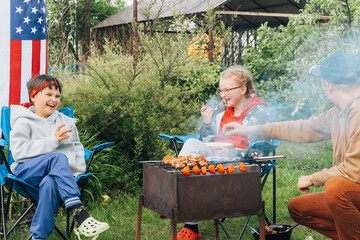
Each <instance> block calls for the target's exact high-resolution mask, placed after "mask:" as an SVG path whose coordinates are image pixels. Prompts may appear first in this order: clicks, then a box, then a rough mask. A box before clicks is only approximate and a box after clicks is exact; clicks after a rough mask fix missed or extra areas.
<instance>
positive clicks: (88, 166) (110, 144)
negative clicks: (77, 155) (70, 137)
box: [85, 142, 115, 172]
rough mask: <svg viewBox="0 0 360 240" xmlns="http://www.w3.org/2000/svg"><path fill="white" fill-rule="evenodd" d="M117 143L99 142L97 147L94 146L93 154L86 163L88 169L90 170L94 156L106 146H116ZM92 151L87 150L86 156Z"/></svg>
mask: <svg viewBox="0 0 360 240" xmlns="http://www.w3.org/2000/svg"><path fill="white" fill-rule="evenodd" d="M114 145H115V142H107V143H102V144H99V145H97V146H95V147H93V149H92V150H91V154H90V156H89V157H88V160H87V165H86V171H85V172H87V171H89V168H90V165H91V162H92V160H93V158H94V156H95V155H96V154H97V153H99V152H100V151H101V150H103V149H104V148H107V147H111V146H114ZM89 152H90V151H89V150H87V151H86V150H85V157H86V155H87V153H89Z"/></svg>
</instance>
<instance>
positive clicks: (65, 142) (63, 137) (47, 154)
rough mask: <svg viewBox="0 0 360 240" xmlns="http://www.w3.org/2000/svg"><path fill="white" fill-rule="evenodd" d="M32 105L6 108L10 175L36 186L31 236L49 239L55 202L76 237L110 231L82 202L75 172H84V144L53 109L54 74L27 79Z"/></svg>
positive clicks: (57, 88)
mask: <svg viewBox="0 0 360 240" xmlns="http://www.w3.org/2000/svg"><path fill="white" fill-rule="evenodd" d="M27 88H28V91H29V96H30V103H31V105H32V106H31V107H30V108H29V109H27V108H25V107H23V106H15V105H13V106H11V108H10V124H11V128H12V130H11V132H10V150H11V152H12V156H13V158H14V160H15V162H14V163H13V164H12V165H11V169H12V171H13V173H14V174H15V175H16V176H18V177H19V178H21V179H23V180H24V181H26V182H28V183H29V184H32V185H33V186H38V187H39V203H38V206H37V209H36V212H35V215H34V217H33V221H32V223H31V227H30V232H31V233H32V234H33V239H47V238H48V237H49V235H50V233H51V232H52V231H53V229H54V224H55V223H54V222H55V221H54V217H55V213H56V210H57V208H58V205H59V200H60V198H61V200H63V201H64V203H65V208H66V209H67V210H68V211H70V212H71V214H72V216H73V217H74V219H75V232H76V234H77V235H78V236H79V234H82V235H84V236H86V237H91V236H97V235H99V234H100V233H102V232H104V231H106V230H107V229H109V225H108V224H107V223H105V222H99V221H97V220H95V219H94V218H92V217H90V215H89V214H88V212H87V211H86V210H85V208H84V206H83V204H82V202H81V201H80V192H79V189H78V186H77V184H76V182H75V180H74V176H77V175H78V174H81V173H83V172H84V171H85V159H84V148H83V146H82V145H81V143H80V140H79V137H78V132H77V128H76V126H75V122H76V120H75V119H72V118H69V117H67V116H65V115H64V114H62V113H59V112H58V111H57V110H56V109H57V108H58V106H59V105H60V94H61V92H62V84H61V83H60V82H59V80H57V79H56V78H54V77H51V76H48V75H39V76H36V77H34V78H32V79H31V80H30V81H29V82H28V83H27Z"/></svg>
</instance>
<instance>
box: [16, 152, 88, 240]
mask: <svg viewBox="0 0 360 240" xmlns="http://www.w3.org/2000/svg"><path fill="white" fill-rule="evenodd" d="M14 174H15V175H16V176H18V177H19V178H21V179H22V180H24V181H25V182H27V183H29V184H30V185H33V186H36V187H39V202H38V206H37V208H36V211H35V215H34V217H33V220H32V223H31V227H30V232H31V233H32V234H33V237H34V238H35V239H46V238H48V237H49V235H50V233H51V232H52V231H53V229H54V226H55V213H56V210H57V208H58V205H59V201H60V199H61V200H63V201H64V202H65V208H69V207H71V206H73V205H76V204H82V203H81V201H80V191H79V188H78V186H77V184H76V182H75V180H74V177H73V174H72V172H71V169H70V166H69V163H68V159H67V157H66V156H65V154H63V153H58V152H54V153H48V154H45V155H42V156H39V157H36V158H33V159H30V160H28V161H26V162H24V163H20V164H19V165H18V166H17V167H16V168H15V170H14Z"/></svg>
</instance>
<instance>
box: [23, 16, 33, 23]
mask: <svg viewBox="0 0 360 240" xmlns="http://www.w3.org/2000/svg"><path fill="white" fill-rule="evenodd" d="M29 22H31V20H30V18H29V16H27V17H26V18H24V23H27V24H29Z"/></svg>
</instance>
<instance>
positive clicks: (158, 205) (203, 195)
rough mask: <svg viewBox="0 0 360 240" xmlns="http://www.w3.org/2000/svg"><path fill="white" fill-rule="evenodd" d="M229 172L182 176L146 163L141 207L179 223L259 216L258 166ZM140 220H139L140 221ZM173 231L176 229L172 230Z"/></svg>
mask: <svg viewBox="0 0 360 240" xmlns="http://www.w3.org/2000/svg"><path fill="white" fill-rule="evenodd" d="M246 170H247V171H246V172H240V171H239V170H238V169H236V170H235V172H234V173H232V174H226V173H225V174H219V173H217V172H216V174H210V173H207V174H206V175H205V176H204V175H202V174H201V175H194V174H191V176H184V175H182V174H181V173H179V172H178V173H175V172H174V171H169V170H167V169H164V168H161V167H159V166H156V165H154V164H149V163H146V164H145V165H144V168H143V198H142V204H143V206H144V207H146V208H148V209H151V210H153V211H155V212H157V213H159V214H161V215H163V216H166V217H168V218H169V219H171V221H172V235H174V234H173V232H174V231H173V226H174V225H175V228H176V223H179V222H188V221H200V220H211V219H222V218H230V217H239V216H249V215H259V216H260V215H262V214H263V203H262V198H261V177H260V167H259V166H258V165H250V166H247V168H246ZM140 221H141V220H140ZM175 232H176V229H175Z"/></svg>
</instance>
